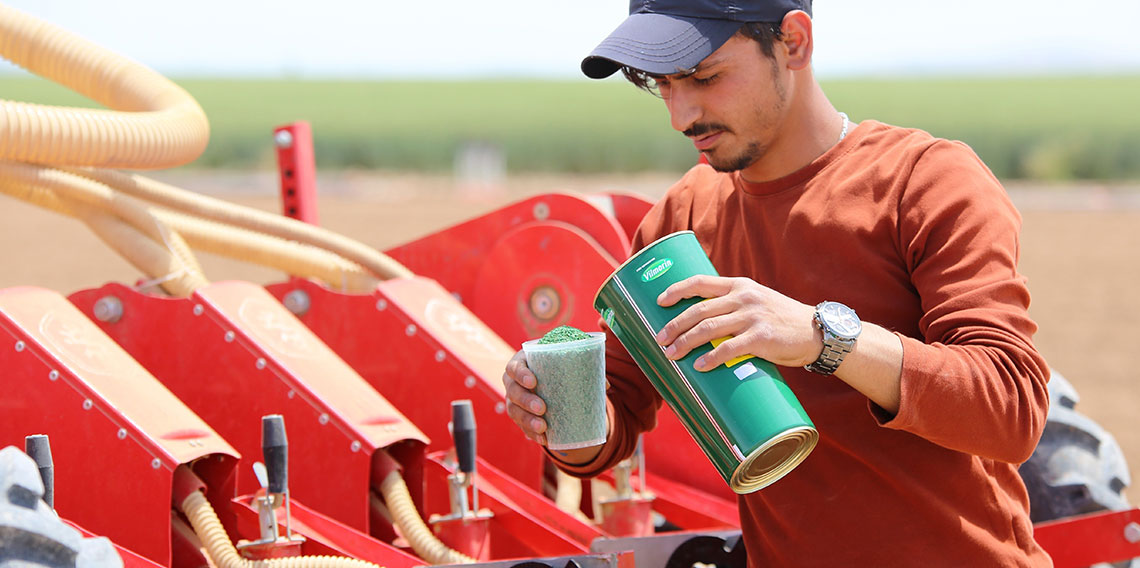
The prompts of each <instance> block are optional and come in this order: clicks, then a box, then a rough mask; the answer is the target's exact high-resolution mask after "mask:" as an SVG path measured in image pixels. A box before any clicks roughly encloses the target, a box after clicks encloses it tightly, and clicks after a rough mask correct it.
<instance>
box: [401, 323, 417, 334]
mask: <svg viewBox="0 0 1140 568" xmlns="http://www.w3.org/2000/svg"><path fill="white" fill-rule="evenodd" d="M404 333H406V334H408V337H411V336H413V335H415V334H416V324H414V323H410V324H408V327H406V328H404Z"/></svg>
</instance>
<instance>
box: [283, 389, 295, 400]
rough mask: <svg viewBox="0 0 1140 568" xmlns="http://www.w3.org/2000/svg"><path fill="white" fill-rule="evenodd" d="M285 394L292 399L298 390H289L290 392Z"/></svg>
mask: <svg viewBox="0 0 1140 568" xmlns="http://www.w3.org/2000/svg"><path fill="white" fill-rule="evenodd" d="M285 396H286V397H289V398H290V399H292V398H293V397H295V396H297V392H296V391H289V393H288V394H286V395H285Z"/></svg>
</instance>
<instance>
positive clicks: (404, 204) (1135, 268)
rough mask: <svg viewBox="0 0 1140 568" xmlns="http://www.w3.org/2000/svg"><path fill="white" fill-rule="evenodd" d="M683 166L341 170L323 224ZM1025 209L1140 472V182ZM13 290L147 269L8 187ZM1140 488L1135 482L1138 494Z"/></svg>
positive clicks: (245, 270)
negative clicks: (520, 172) (623, 170)
mask: <svg viewBox="0 0 1140 568" xmlns="http://www.w3.org/2000/svg"><path fill="white" fill-rule="evenodd" d="M155 177H157V178H158V179H161V180H163V181H167V182H170V183H173V184H176V185H178V186H180V187H184V188H186V189H190V190H193V191H199V192H202V193H208V194H211V195H214V196H216V197H220V198H223V199H226V200H229V201H233V202H235V203H239V204H243V205H248V206H252V207H256V208H260V209H264V210H268V211H278V210H279V208H280V205H279V200H278V197H277V190H276V187H277V186H276V180H275V177H274V176H273V175H272V174H265V173H255V174H246V173H217V172H166V173H162V172H160V173H159V174H156V175H155ZM673 177H674V176H667V175H645V176H636V177H587V176H575V177H543V176H528V177H513V178H509V179H507V180H505V181H503V182H501V183H498V184H483V185H464V184H461V183H458V182H456V181H455V180H453V179H452V178H449V177H429V176H418V175H406V174H391V175H383V174H376V173H370V174H363V173H352V172H345V173H336V174H329V175H324V176H322V177H321V178H320V179H319V183H318V185H319V186H320V190H321V202H320V219H321V224H322V225H323V226H325V227H327V228H329V229H332V230H334V231H337V232H340V233H342V234H345V235H347V236H350V237H353V238H355V239H358V240H360V241H362V242H364V243H366V244H368V245H370V246H373V247H375V248H377V249H380V250H384V249H386V248H389V247H392V246H394V245H397V244H400V243H403V242H407V241H410V240H413V239H415V238H418V237H421V236H424V235H427V234H430V233H432V232H435V231H436V230H439V229H441V228H444V227H447V226H450V225H452V224H454V223H457V222H460V221H463V220H466V219H469V218H472V217H474V216H477V215H480V214H482V213H486V212H489V211H492V210H494V209H496V208H498V207H499V206H501V205H503V204H506V203H509V202H512V201H515V200H518V199H522V198H524V197H527V196H530V195H533V194H537V193H546V192H552V191H574V192H584V193H593V192H599V191H610V190H622V191H636V192H639V193H643V194H644V195H646V196H648V197H650V198H656V197H658V196H660V194H661V193H662V192H663V191H664V189H665V188H666V187H667V186H668V184H669V183H670V181H671V180H672V179H673ZM1008 190H1009V192H1010V195H1011V196H1012V197H1013V199H1014V202H1015V203H1016V204H1017V206H1018V208H1019V209H1020V210H1021V212H1022V215H1023V218H1024V226H1023V232H1022V255H1021V270H1022V272H1023V273H1024V274H1025V275H1026V276H1027V277H1028V278H1029V286H1030V290H1031V292H1032V294H1033V303H1032V306H1031V313H1032V315H1033V316H1034V317H1035V319H1036V320H1037V322H1038V324H1039V325H1040V331H1039V333H1038V334H1037V336H1036V342H1037V346H1038V348H1039V349H1040V350H1041V352H1042V353H1043V354H1044V355H1045V356H1046V357H1047V358H1048V360H1049V362H1050V364H1051V365H1052V367H1053V368H1054V369H1055V370H1057V371H1059V372H1060V373H1061V374H1063V375H1064V376H1065V377H1066V378H1068V379H1069V381H1070V382H1072V383H1073V385H1074V386H1075V387H1076V388H1077V390H1078V391H1079V393H1080V395H1081V400H1080V403H1079V404H1078V406H1077V409H1078V410H1080V411H1081V412H1083V413H1084V414H1086V415H1088V416H1090V417H1092V418H1093V419H1094V420H1096V421H1098V422H1099V423H1100V424H1101V425H1102V426H1104V427H1105V428H1107V429H1108V430H1109V431H1110V432H1112V433H1113V434H1114V435H1115V436H1116V438H1117V440H1118V441H1119V443H1120V445H1121V446H1122V447H1123V449H1124V452H1125V455H1126V457H1127V459H1128V461H1129V463H1130V464H1131V465H1132V468H1133V470H1134V471H1135V472H1137V473H1138V474H1140V427H1138V426H1140V423H1138V416H1140V412H1138V410H1140V409H1138V406H1140V371H1138V370H1137V361H1138V360H1140V347H1138V344H1140V341H1138V340H1137V337H1140V335H1138V334H1137V332H1136V331H1135V328H1134V326H1135V325H1136V324H1137V322H1140V293H1138V292H1140V290H1138V287H1137V280H1138V278H1140V187H1121V186H1103V185H1081V186H1077V185H1072V186H1024V185H1020V184H1010V185H1009V186H1008ZM0 244H2V246H3V248H2V249H0V288H8V287H12V286H39V287H45V288H50V289H54V290H57V291H59V292H61V293H63V294H69V293H72V292H74V291H76V290H80V289H83V288H91V287H96V286H99V285H102V284H103V283H105V282H108V281H119V282H128V283H133V282H135V281H136V280H138V279H139V278H140V275H139V273H138V272H137V271H136V270H135V269H133V268H132V267H131V266H130V265H128V264H127V263H126V262H125V261H123V260H122V259H120V258H119V257H118V256H117V255H116V254H115V253H113V252H112V251H111V250H110V249H109V248H107V247H106V246H105V245H104V244H103V243H101V242H100V241H99V240H98V239H97V238H95V237H94V236H93V234H92V233H90V232H89V231H88V230H87V229H86V228H85V227H84V226H83V225H82V224H80V223H79V222H77V221H74V220H72V219H68V218H65V217H62V216H60V215H57V214H55V213H51V212H48V211H44V210H41V209H37V208H35V207H33V206H30V205H27V204H25V203H23V202H19V201H16V200H14V199H11V198H7V197H3V198H0ZM201 261H202V264H203V266H204V269H205V271H206V276H207V277H208V278H210V279H211V280H230V279H242V280H249V281H252V282H257V283H262V284H267V283H271V282H278V281H281V280H282V279H283V278H284V275H282V274H281V273H279V272H277V271H274V270H270V269H265V268H261V267H253V266H250V265H247V264H243V263H241V262H238V261H233V260H229V259H225V258H218V257H213V256H210V255H201ZM1137 494H1140V490H1138V489H1133V491H1132V501H1133V502H1136V500H1137V498H1136V497H1135V496H1136V495H1137Z"/></svg>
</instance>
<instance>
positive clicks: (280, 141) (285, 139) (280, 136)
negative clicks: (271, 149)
mask: <svg viewBox="0 0 1140 568" xmlns="http://www.w3.org/2000/svg"><path fill="white" fill-rule="evenodd" d="M273 142H274V143H276V144H277V147H278V148H288V147H290V146H292V145H293V133H292V132H289V131H288V130H278V131H277V134H274V135H273Z"/></svg>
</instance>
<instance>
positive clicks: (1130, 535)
mask: <svg viewBox="0 0 1140 568" xmlns="http://www.w3.org/2000/svg"><path fill="white" fill-rule="evenodd" d="M1124 540H1127V541H1128V542H1131V543H1132V544H1136V543H1137V542H1140V523H1137V522H1136V521H1132V522H1131V523H1128V524H1127V525H1126V526H1125V527H1124Z"/></svg>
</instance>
